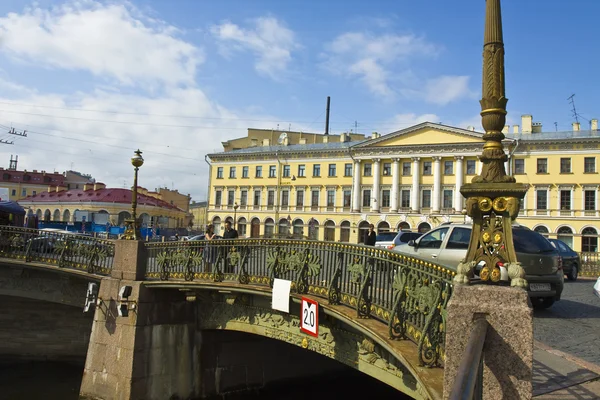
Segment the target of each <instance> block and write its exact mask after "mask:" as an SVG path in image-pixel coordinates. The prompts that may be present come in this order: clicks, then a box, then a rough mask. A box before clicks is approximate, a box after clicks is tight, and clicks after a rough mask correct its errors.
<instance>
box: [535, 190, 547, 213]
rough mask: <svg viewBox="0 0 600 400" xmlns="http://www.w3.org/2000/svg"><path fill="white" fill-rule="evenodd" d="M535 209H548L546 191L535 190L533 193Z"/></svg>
mask: <svg viewBox="0 0 600 400" xmlns="http://www.w3.org/2000/svg"><path fill="white" fill-rule="evenodd" d="M535 209H536V210H547V209H548V189H537V190H536V191H535Z"/></svg>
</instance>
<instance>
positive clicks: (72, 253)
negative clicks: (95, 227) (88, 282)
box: [0, 226, 115, 275]
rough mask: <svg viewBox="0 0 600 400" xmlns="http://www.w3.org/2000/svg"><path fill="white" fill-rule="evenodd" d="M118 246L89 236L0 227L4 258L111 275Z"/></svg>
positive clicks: (0, 252) (0, 244)
mask: <svg viewBox="0 0 600 400" xmlns="http://www.w3.org/2000/svg"><path fill="white" fill-rule="evenodd" d="M114 254H115V245H114V243H113V242H112V241H110V240H101V239H96V238H93V237H89V236H84V235H77V234H70V233H63V232H53V231H44V230H39V229H28V228H17V227H11V226H0V257H6V258H14V259H17V260H23V261H25V262H32V261H37V262H43V263H47V264H51V265H57V266H59V267H63V268H74V269H77V270H82V271H87V272H89V273H93V274H99V275H108V274H109V273H110V271H111V269H112V265H113V259H114Z"/></svg>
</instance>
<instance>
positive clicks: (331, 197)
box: [327, 189, 335, 209]
mask: <svg viewBox="0 0 600 400" xmlns="http://www.w3.org/2000/svg"><path fill="white" fill-rule="evenodd" d="M333 207H335V189H327V208H330V209H331V208H333Z"/></svg>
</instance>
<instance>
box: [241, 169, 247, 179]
mask: <svg viewBox="0 0 600 400" xmlns="http://www.w3.org/2000/svg"><path fill="white" fill-rule="evenodd" d="M247 177H248V167H247V166H246V167H242V178H247Z"/></svg>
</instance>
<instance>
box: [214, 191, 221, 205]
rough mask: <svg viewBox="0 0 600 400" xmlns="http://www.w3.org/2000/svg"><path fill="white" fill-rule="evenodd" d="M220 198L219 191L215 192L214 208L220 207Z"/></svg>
mask: <svg viewBox="0 0 600 400" xmlns="http://www.w3.org/2000/svg"><path fill="white" fill-rule="evenodd" d="M221 196H222V192H221V191H220V190H217V191H216V192H215V206H216V207H221Z"/></svg>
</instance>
